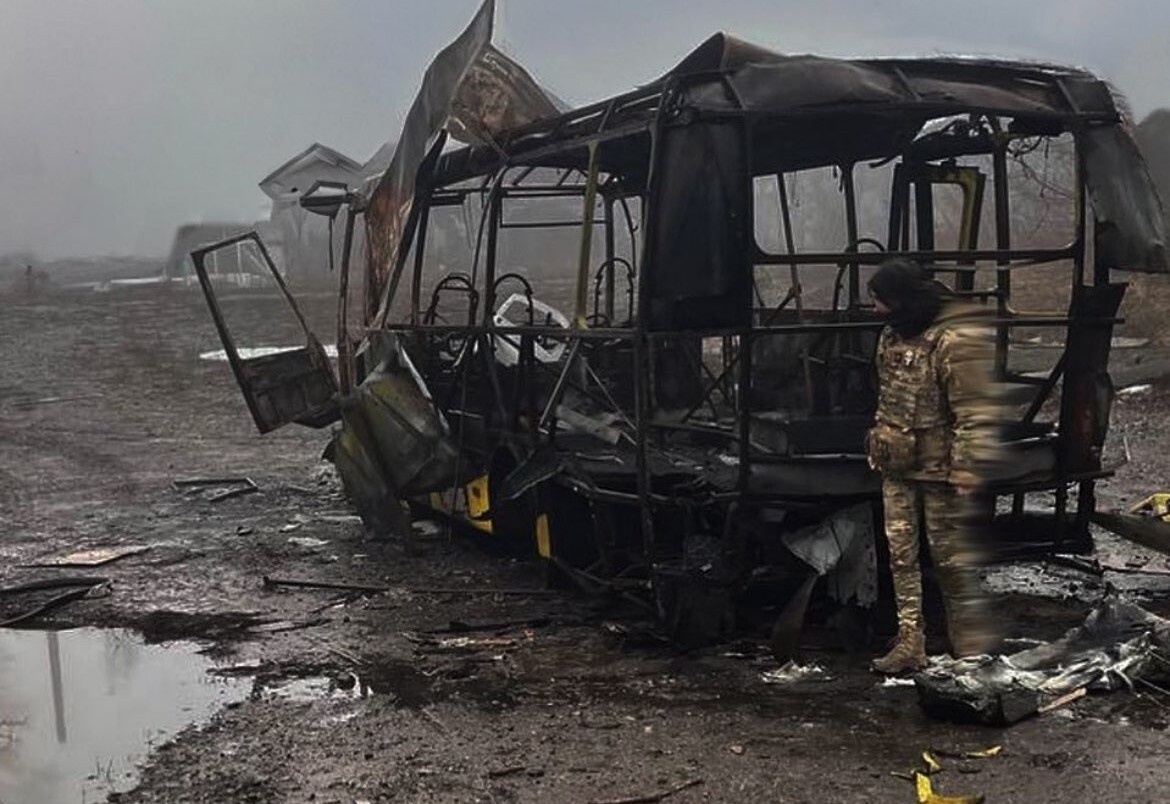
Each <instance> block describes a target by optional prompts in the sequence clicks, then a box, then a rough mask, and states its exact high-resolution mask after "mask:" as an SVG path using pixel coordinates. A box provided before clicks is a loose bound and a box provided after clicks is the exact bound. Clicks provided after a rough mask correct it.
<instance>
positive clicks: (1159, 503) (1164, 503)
mask: <svg viewBox="0 0 1170 804" xmlns="http://www.w3.org/2000/svg"><path fill="white" fill-rule="evenodd" d="M1129 512H1130V513H1131V514H1140V513H1150V514H1153V515H1154V516H1156V517H1161V518H1162V519H1166V518H1167V517H1168V516H1170V493H1165V492H1164V493H1160V494H1151V495H1150V496H1149V497H1146V498H1145V499H1144V500H1142V501H1141V502H1140V503H1138V504H1137V505H1135V506H1134V507H1133V508H1130V509H1129Z"/></svg>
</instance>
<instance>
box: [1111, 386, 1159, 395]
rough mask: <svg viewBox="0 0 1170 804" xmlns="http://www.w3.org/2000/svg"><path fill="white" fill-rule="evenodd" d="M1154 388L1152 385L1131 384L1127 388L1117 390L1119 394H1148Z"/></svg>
mask: <svg viewBox="0 0 1170 804" xmlns="http://www.w3.org/2000/svg"><path fill="white" fill-rule="evenodd" d="M1152 390H1154V386H1152V385H1131V386H1129V387H1127V388H1122V389H1121V390H1120V391H1118V392H1117V395H1118V396H1133V395H1136V394H1147V393H1149V392H1150V391H1152Z"/></svg>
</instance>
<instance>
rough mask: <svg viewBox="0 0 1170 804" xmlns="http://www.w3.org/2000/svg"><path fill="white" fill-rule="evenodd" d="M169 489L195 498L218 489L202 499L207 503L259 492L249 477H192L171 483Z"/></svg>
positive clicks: (258, 488)
mask: <svg viewBox="0 0 1170 804" xmlns="http://www.w3.org/2000/svg"><path fill="white" fill-rule="evenodd" d="M171 487H172V488H173V489H174V490H175V491H182V492H184V493H186V494H191V495H195V496H199V495H202V494H203V493H204V492H207V491H212V490H213V489H218V490H217V491H214V492H213V493H211V494H209V495H207V496H205V497H203V499H204V500H206V501H207V502H213V503H215V502H222V501H224V500H228V499H231V498H232V497H239V496H241V495H243V494H253V493H255V492H257V491H259V490H260V487H259V486H258V485H256V482H255V481H254V480H252V478H250V477H192V478H187V479H185V480H175V481H172V482H171Z"/></svg>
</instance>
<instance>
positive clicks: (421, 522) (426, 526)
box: [358, 517, 443, 537]
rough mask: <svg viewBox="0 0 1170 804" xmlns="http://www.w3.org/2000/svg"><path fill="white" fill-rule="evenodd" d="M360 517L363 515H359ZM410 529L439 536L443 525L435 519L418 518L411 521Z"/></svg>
mask: <svg viewBox="0 0 1170 804" xmlns="http://www.w3.org/2000/svg"><path fill="white" fill-rule="evenodd" d="M358 518H359V519H360V518H361V517H358ZM410 529H411V530H412V531H414V533H415V534H416V535H418V536H423V537H426V536H438V535H439V534H440V533H442V532H443V526H442V525H440V524H439V523H438V522H436V521H434V520H433V519H416V520H415V521H414V522H411V523H410Z"/></svg>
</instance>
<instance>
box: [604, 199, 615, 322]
mask: <svg viewBox="0 0 1170 804" xmlns="http://www.w3.org/2000/svg"><path fill="white" fill-rule="evenodd" d="M613 212H614V202H613V199H612V198H608V197H607V198H606V199H605V264H606V265H608V266H609V270H608V271H607V272H606V275H605V325H606V326H607V327H612V326H613V316H614V294H615V293H616V290H617V289H616V287H615V284H616V280H615V277H614V273H615V271H616V269H617V265H616V264H615V263H614V259H613V258H614V226H613Z"/></svg>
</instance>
